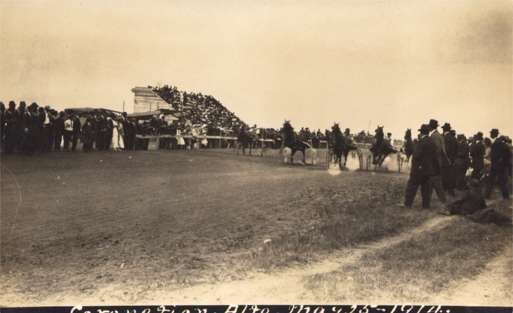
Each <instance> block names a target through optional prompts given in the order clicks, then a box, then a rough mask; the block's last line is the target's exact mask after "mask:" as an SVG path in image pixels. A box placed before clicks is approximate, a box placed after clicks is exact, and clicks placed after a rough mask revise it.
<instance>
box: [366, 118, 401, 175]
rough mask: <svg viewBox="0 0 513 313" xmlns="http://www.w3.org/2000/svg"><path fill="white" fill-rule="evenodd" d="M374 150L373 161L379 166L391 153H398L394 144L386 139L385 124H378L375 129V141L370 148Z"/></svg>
mask: <svg viewBox="0 0 513 313" xmlns="http://www.w3.org/2000/svg"><path fill="white" fill-rule="evenodd" d="M370 151H371V152H372V163H373V164H374V165H377V166H381V165H383V161H385V158H386V157H387V156H388V155H389V154H391V153H396V152H397V150H395V149H394V148H393V147H392V145H391V144H390V143H389V142H388V141H386V140H385V134H384V133H383V126H378V128H376V130H375V136H374V143H373V144H372V147H371V148H370Z"/></svg>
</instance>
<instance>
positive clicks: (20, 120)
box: [16, 101, 31, 152]
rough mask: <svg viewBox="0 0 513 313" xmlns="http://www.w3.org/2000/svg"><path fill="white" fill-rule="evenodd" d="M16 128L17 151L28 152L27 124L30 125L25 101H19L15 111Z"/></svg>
mask: <svg viewBox="0 0 513 313" xmlns="http://www.w3.org/2000/svg"><path fill="white" fill-rule="evenodd" d="M16 118H17V121H16V126H17V133H18V136H17V137H18V138H17V139H18V141H17V143H16V144H17V146H18V150H19V151H23V152H28V146H29V142H28V140H29V124H30V120H31V117H30V113H29V112H28V111H27V104H26V103H25V101H21V102H20V105H19V106H18V109H17V114H16Z"/></svg>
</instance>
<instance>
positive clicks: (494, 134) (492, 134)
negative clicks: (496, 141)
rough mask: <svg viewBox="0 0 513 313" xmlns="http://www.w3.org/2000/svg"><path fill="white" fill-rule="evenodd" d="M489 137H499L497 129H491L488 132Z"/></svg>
mask: <svg viewBox="0 0 513 313" xmlns="http://www.w3.org/2000/svg"><path fill="white" fill-rule="evenodd" d="M490 135H491V136H492V138H495V137H497V136H498V135H499V130H498V129H497V128H493V129H492V130H491V131H490Z"/></svg>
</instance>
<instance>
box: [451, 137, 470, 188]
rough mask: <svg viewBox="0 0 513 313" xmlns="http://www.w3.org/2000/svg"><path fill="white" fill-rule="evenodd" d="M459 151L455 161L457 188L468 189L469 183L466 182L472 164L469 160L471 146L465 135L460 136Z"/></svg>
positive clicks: (458, 139) (458, 138)
mask: <svg viewBox="0 0 513 313" xmlns="http://www.w3.org/2000/svg"><path fill="white" fill-rule="evenodd" d="M456 139H457V141H458V150H457V154H456V160H455V161H454V169H455V173H456V174H455V177H456V188H458V189H461V190H463V189H466V188H467V183H466V181H465V175H466V174H467V170H468V167H469V164H470V159H469V146H468V142H467V138H466V137H465V135H463V134H458V136H457V138H456Z"/></svg>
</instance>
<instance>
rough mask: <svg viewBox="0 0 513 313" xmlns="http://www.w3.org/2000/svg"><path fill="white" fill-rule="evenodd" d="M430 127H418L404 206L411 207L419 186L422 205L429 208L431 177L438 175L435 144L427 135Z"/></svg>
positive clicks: (424, 125)
mask: <svg viewBox="0 0 513 313" xmlns="http://www.w3.org/2000/svg"><path fill="white" fill-rule="evenodd" d="M429 131H430V128H429V126H428V125H426V124H423V125H422V126H421V127H420V129H419V132H420V136H419V141H418V142H417V144H416V145H415V147H414V151H413V155H412V167H411V171H410V178H409V179H408V183H407V185H406V192H405V197H404V207H407V208H411V206H412V204H413V200H414V199H415V195H416V193H417V189H418V188H419V186H420V188H421V189H420V190H421V196H422V207H423V208H424V209H429V207H430V204H431V192H432V189H431V178H432V177H433V176H435V175H440V169H439V166H438V160H437V155H436V145H435V144H434V142H433V139H432V138H431V137H430V136H429Z"/></svg>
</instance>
